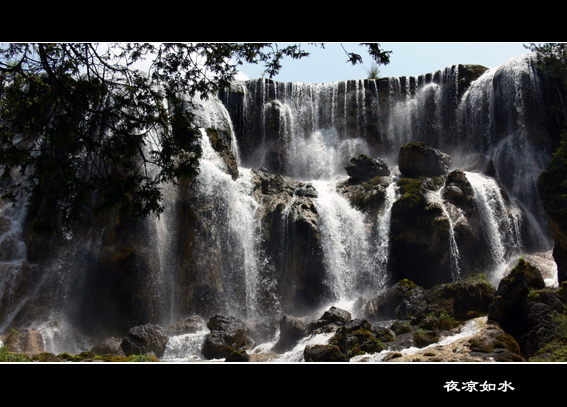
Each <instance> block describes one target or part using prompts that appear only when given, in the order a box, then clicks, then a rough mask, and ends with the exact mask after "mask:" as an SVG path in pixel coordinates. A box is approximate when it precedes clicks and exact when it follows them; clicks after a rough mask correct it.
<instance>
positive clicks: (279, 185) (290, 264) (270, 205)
mask: <svg viewBox="0 0 567 407" xmlns="http://www.w3.org/2000/svg"><path fill="white" fill-rule="evenodd" d="M252 173H253V179H252V182H253V184H254V195H255V197H256V200H257V201H258V202H259V203H260V207H259V211H260V213H259V216H258V219H259V220H260V225H259V229H260V234H261V237H262V247H263V249H264V253H265V254H266V258H267V260H268V262H269V263H270V264H271V265H272V266H273V267H272V269H271V270H269V273H271V275H270V277H271V278H272V279H274V280H275V281H277V282H278V287H277V292H276V293H273V294H274V295H275V296H276V297H277V298H279V299H280V301H281V302H280V304H279V305H280V306H281V309H282V310H283V312H284V313H292V314H293V313H302V312H305V311H306V310H310V309H313V307H316V306H318V305H319V304H320V301H321V299H322V298H324V297H325V295H326V293H327V288H326V287H325V284H324V278H325V266H324V263H323V252H322V250H323V249H322V246H321V232H320V230H319V223H318V217H317V209H316V205H315V200H316V198H317V193H316V190H315V188H314V187H313V186H312V185H311V184H309V183H304V182H299V181H296V180H294V179H291V178H289V177H284V176H282V175H279V174H272V173H269V172H268V171H266V170H264V169H258V170H253V171H252ZM282 248H283V249H284V250H282ZM271 305H272V304H271V303H270V302H269V299H267V301H266V304H265V307H266V309H269V308H270V307H271Z"/></svg>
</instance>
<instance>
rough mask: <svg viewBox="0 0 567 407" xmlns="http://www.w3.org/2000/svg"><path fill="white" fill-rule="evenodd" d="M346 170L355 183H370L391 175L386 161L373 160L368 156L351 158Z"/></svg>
mask: <svg viewBox="0 0 567 407" xmlns="http://www.w3.org/2000/svg"><path fill="white" fill-rule="evenodd" d="M345 170H346V172H347V174H348V176H349V177H350V178H351V179H352V181H354V182H360V181H368V180H370V179H372V178H374V177H383V176H388V175H390V169H389V168H388V164H387V163H386V161H385V160H383V159H381V158H372V157H369V156H367V155H366V154H361V155H359V156H358V157H353V158H351V159H350V161H349V162H348V164H347V165H346V167H345Z"/></svg>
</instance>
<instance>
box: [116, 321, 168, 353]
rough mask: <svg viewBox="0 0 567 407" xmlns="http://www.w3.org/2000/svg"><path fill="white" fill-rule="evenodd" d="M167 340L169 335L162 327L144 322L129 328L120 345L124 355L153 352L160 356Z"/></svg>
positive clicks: (163, 351)
mask: <svg viewBox="0 0 567 407" xmlns="http://www.w3.org/2000/svg"><path fill="white" fill-rule="evenodd" d="M168 341H169V336H168V335H167V333H166V331H165V330H164V329H163V328H162V327H160V326H159V325H155V324H145V325H139V326H135V327H133V328H131V329H130V331H128V334H126V336H125V337H124V339H123V340H122V344H121V345H120V347H121V348H122V351H123V352H124V354H125V355H126V356H130V355H144V354H148V353H154V354H155V355H156V356H157V357H158V358H160V357H162V356H163V355H164V353H165V346H166V345H167V342H168Z"/></svg>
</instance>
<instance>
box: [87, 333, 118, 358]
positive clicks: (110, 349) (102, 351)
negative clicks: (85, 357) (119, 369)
mask: <svg viewBox="0 0 567 407" xmlns="http://www.w3.org/2000/svg"><path fill="white" fill-rule="evenodd" d="M121 345H122V339H120V338H114V337H110V338H107V339H105V340H103V341H102V342H100V343H98V344H96V345H95V346H93V347H92V349H91V352H94V353H95V354H96V355H112V356H126V355H125V354H124V351H123V350H122V347H121Z"/></svg>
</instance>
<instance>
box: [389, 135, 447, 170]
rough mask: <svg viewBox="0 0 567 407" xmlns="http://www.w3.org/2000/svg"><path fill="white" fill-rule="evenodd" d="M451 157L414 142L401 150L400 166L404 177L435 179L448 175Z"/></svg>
mask: <svg viewBox="0 0 567 407" xmlns="http://www.w3.org/2000/svg"><path fill="white" fill-rule="evenodd" d="M450 165H451V156H449V155H448V154H445V153H443V152H441V151H439V150H437V149H435V148H432V147H429V146H427V145H426V144H424V143H422V142H412V143H407V144H405V145H403V146H402V147H401V149H400V154H399V160H398V166H399V169H400V172H401V174H402V176H403V177H409V178H417V177H434V176H438V175H444V174H446V173H447V171H448V169H449V166H450Z"/></svg>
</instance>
